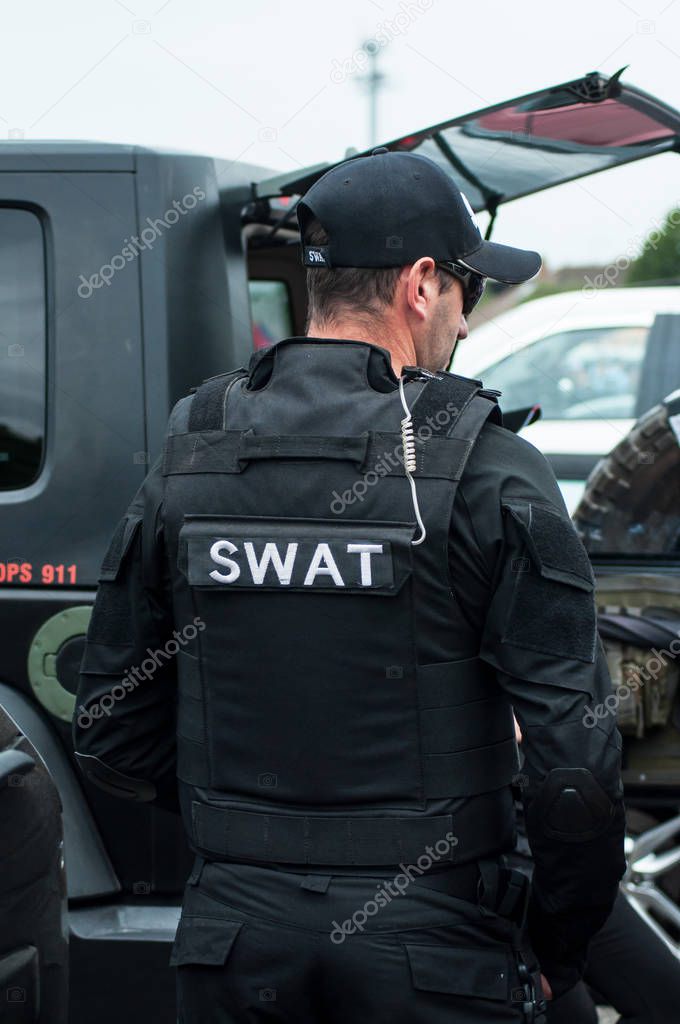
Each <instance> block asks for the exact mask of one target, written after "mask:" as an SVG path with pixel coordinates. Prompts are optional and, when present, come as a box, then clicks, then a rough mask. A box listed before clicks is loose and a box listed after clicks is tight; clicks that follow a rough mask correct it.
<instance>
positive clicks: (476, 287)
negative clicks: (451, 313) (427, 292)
mask: <svg viewBox="0 0 680 1024" xmlns="http://www.w3.org/2000/svg"><path fill="white" fill-rule="evenodd" d="M437 266H438V267H441V269H442V270H446V271H447V273H449V274H451V275H452V276H453V277H457V278H458V280H459V281H460V283H461V284H462V286H463V316H469V315H470V313H471V312H472V310H473V309H474V308H475V306H476V305H477V303H478V302H479V300H480V299H481V297H482V294H483V292H484V285H485V284H486V278H485V277H482V275H481V274H478V273H477V272H476V271H475V270H469V269H468V268H467V267H464V266H463V265H462V263H454V262H452V261H451V262H442V263H437Z"/></svg>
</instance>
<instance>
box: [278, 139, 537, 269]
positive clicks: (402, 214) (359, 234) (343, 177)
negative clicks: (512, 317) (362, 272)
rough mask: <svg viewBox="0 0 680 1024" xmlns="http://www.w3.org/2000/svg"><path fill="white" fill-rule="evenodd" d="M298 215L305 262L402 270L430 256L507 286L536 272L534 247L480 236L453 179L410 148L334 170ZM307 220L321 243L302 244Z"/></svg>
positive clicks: (374, 155)
mask: <svg viewBox="0 0 680 1024" xmlns="http://www.w3.org/2000/svg"><path fill="white" fill-rule="evenodd" d="M297 216H298V223H299V225H300V233H301V237H302V262H303V264H304V266H306V267H373V268H378V267H404V266H406V265H407V264H409V263H415V261H416V260H418V259H420V258H421V256H431V257H432V259H433V260H435V261H436V262H437V263H445V262H449V261H455V262H457V263H462V264H463V265H464V266H466V267H468V268H469V269H470V270H474V271H476V272H477V273H478V274H481V275H482V276H483V277H490V278H492V279H493V280H495V281H504V282H506V283H507V284H519V283H520V282H522V281H528V280H529V278H532V277H534V275H535V274H537V273H538V271H539V270H540V269H541V257H540V255H539V254H538V253H537V252H533V251H532V250H530V249H515V248H514V247H513V246H510V245H499V244H498V243H496V242H486V241H484V238H483V237H482V234H481V232H480V230H479V227H478V226H477V222H476V219H475V215H474V213H473V211H472V208H471V206H470V204H469V202H468V201H467V199H466V197H465V196H464V195H463V193H462V192H460V191H459V190H458V188H456V185H455V184H454V182H453V180H452V178H451V177H450V176H449V175H448V174H447V173H446V171H445V170H443V168H441V167H439V166H438V165H437V164H436V163H434V161H433V160H429V159H428V158H427V157H425V156H420V155H418V154H416V153H405V152H394V151H390V150H387V149H384V148H380V149H376V150H374V151H373V153H372V154H371V155H370V156H362V157H357V158H356V159H354V160H346V161H345V162H344V163H341V164H338V165H337V166H336V167H332V168H331V169H330V170H329V171H326V173H325V174H324V175H323V176H322V177H321V178H319V179H318V181H316V182H315V183H314V184H313V185H312V186H311V188H310V189H308V191H307V192H306V193H305V195H304V196H303V197H302V199H301V200H300V202H299V203H298V208H297ZM313 220H317V221H319V223H320V224H321V226H322V227H323V229H324V230H325V232H326V234H327V235H328V243H327V244H326V245H310V244H309V243H308V241H307V237H306V236H307V234H308V230H309V226H310V224H311V222H312V221H313Z"/></svg>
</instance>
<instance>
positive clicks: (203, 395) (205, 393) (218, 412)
mask: <svg viewBox="0 0 680 1024" xmlns="http://www.w3.org/2000/svg"><path fill="white" fill-rule="evenodd" d="M245 375H246V371H245V370H243V369H239V370H234V371H233V372H232V373H224V374H219V375H218V376H217V377H211V378H210V379H209V380H206V381H203V383H202V384H201V386H200V387H199V388H198V389H197V392H196V398H194V401H193V402H192V404H191V409H190V411H189V426H188V429H189V430H190V431H192V432H193V431H196V430H220V429H221V427H222V421H223V413H224V394H225V391H226V390H227V388H228V387H229V386H230V385H231V384H232V383H233V382H234V381H236V380H238V379H239V378H240V377H244V376H245Z"/></svg>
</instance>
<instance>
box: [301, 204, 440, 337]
mask: <svg viewBox="0 0 680 1024" xmlns="http://www.w3.org/2000/svg"><path fill="white" fill-rule="evenodd" d="M304 241H305V244H306V245H327V244H328V235H327V234H326V231H325V230H324V228H323V227H322V226H321V224H320V223H319V221H318V220H315V221H312V223H311V224H310V225H309V227H308V229H307V231H306V232H305V238H304ZM401 271H402V268H401V267H385V268H378V269H372V268H367V267H335V268H332V267H308V268H307V303H308V305H307V329H309V325H310V323H311V322H312V321H315V322H316V323H328V322H329V321H333V320H337V319H338V317H339V316H340V315H341V314H342V313H343V312H351V313H352V314H353V315H354V316H356V315H357V314H359V315H360V316H361V315H363V316H366V317H368V318H373V317H376V316H379V315H380V312H381V310H383V309H384V308H385V306H389V305H390V303H391V302H392V301H393V299H394V293H395V291H396V287H397V281H398V280H399V275H400V274H401ZM437 278H438V281H439V291H440V293H441V292H446V291H448V290H449V288H450V287H451V285H452V284H453V277H452V276H451V275H450V274H447V273H445V272H444V271H443V270H440V269H439V268H437Z"/></svg>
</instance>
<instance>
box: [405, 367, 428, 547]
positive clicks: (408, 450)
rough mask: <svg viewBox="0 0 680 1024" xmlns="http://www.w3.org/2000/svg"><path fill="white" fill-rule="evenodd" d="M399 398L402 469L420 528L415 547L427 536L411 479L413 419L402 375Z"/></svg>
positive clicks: (413, 457) (413, 541) (413, 543)
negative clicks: (401, 415) (402, 416)
mask: <svg viewBox="0 0 680 1024" xmlns="http://www.w3.org/2000/svg"><path fill="white" fill-rule="evenodd" d="M399 397H400V398H401V404H402V406H403V409H404V412H405V414H406V415H405V416H404V418H403V420H402V421H401V442H402V446H403V449H404V469H405V471H406V477H407V479H408V482H409V484H410V485H411V497H412V498H413V511H414V512H415V516H416V522H417V523H418V526H419V527H420V537H419V538H418V540H412V541H411V544H412V545H413V546H414V547H415V546H416V545H418V544H422V543H423V541H424V540H425V537H426V536H427V534H426V532H425V524H424V523H423V520H422V517H421V515H420V507H419V505H418V493H417V491H416V482H415V480H414V479H413V474H414V473H415V471H416V440H415V436H414V433H413V417H412V416H411V410H410V409H409V407H408V404H407V402H406V395H405V394H404V377H403V375H402V376H401V377H400V378H399Z"/></svg>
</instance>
